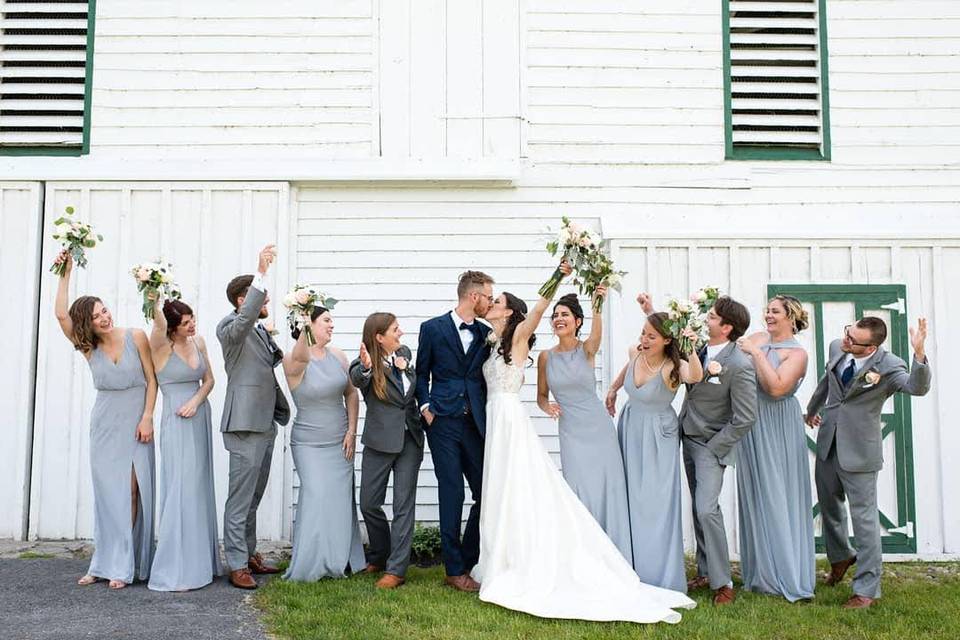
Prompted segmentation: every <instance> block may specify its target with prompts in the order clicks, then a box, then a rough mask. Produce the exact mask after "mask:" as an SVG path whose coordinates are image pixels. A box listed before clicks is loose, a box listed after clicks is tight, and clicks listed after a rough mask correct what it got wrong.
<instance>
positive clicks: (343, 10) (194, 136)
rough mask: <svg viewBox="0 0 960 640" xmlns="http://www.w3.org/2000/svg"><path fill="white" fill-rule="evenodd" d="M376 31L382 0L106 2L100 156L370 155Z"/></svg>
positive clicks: (100, 46) (97, 132)
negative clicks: (375, 9)
mask: <svg viewBox="0 0 960 640" xmlns="http://www.w3.org/2000/svg"><path fill="white" fill-rule="evenodd" d="M375 34H376V27H375V21H374V18H373V14H372V0H350V1H346V2H343V1H337V2H334V1H332V0H323V1H321V2H302V1H281V2H274V3H270V4H264V3H260V2H248V1H244V2H227V1H222V0H216V1H213V2H203V3H199V4H193V5H190V4H184V3H179V2H151V3H139V4H134V5H131V4H129V3H126V4H125V3H100V4H99V5H98V15H97V46H96V59H95V64H94V67H95V76H94V94H93V132H92V144H93V146H94V149H95V152H96V153H101V154H106V155H109V156H121V155H122V156H124V157H130V156H141V157H143V156H147V157H169V158H176V157H182V156H183V155H184V154H186V155H188V156H189V157H194V158H196V157H198V156H201V157H208V158H229V157H236V155H237V154H238V153H241V154H245V155H247V156H248V157H251V156H255V155H259V156H260V157H262V156H263V154H269V155H273V156H275V157H280V156H284V155H286V154H290V155H301V156H303V155H309V156H311V157H313V158H366V157H369V156H370V155H371V153H373V151H374V146H375V140H376V116H375V113H374V93H375V91H374V86H375V84H376V78H375V70H376V60H375V56H376V54H375Z"/></svg>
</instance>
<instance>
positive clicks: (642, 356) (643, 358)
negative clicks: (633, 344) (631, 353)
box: [640, 353, 667, 373]
mask: <svg viewBox="0 0 960 640" xmlns="http://www.w3.org/2000/svg"><path fill="white" fill-rule="evenodd" d="M640 360H641V361H642V362H643V368H644V369H646V370H647V372H648V373H656V372H657V371H660V369H662V368H663V363H664V362H666V361H667V359H666V358H665V357H664V358H662V359H661V360H660V366H658V367H651V366H650V363H649V362H647V354H645V353H641V354H640Z"/></svg>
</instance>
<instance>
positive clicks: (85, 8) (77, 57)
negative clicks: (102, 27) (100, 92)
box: [0, 0, 95, 153]
mask: <svg viewBox="0 0 960 640" xmlns="http://www.w3.org/2000/svg"><path fill="white" fill-rule="evenodd" d="M94 4H95V3H94V2H76V1H73V0H47V1H46V2H32V1H29V0H2V1H0V153H3V152H4V151H5V150H16V149H20V150H23V151H26V150H28V149H37V150H38V151H39V150H40V149H59V150H62V151H65V152H67V153H70V152H73V153H79V152H80V151H81V150H82V148H83V145H84V125H85V122H86V121H87V118H85V115H86V114H85V109H87V108H89V105H88V103H87V102H86V100H85V97H86V95H87V92H88V91H89V86H90V83H89V82H88V76H89V73H90V69H88V64H89V63H90V57H89V56H88V55H87V54H88V46H89V45H91V43H92V40H91V39H88V35H92V33H88V30H91V29H92V24H93V20H92V15H91V13H92V11H93V5H94Z"/></svg>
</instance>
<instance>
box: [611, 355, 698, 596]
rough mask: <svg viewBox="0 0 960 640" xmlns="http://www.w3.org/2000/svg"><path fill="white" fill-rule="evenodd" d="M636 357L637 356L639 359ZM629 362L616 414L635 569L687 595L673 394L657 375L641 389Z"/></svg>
mask: <svg viewBox="0 0 960 640" xmlns="http://www.w3.org/2000/svg"><path fill="white" fill-rule="evenodd" d="M637 357H639V356H637ZM636 365H637V358H634V359H633V360H631V361H630V366H629V367H628V368H627V375H626V376H625V377H624V381H623V388H624V390H625V391H626V392H627V396H629V400H628V402H627V404H626V405H625V406H624V408H623V410H622V411H621V412H620V423H619V432H620V450H621V452H622V453H623V466H624V469H625V471H626V474H627V498H628V502H629V505H630V534H631V536H632V537H633V569H634V571H636V572H637V575H638V576H640V580H641V581H643V582H646V583H647V584H652V585H656V586H658V587H664V588H666V589H673V590H674V591H680V592H683V593H686V591H687V578H686V572H685V569H684V565H683V523H682V520H681V507H680V423H679V421H678V420H677V412H676V411H674V409H673V406H671V403H672V402H673V398H674V396H675V395H676V393H677V392H676V390H673V391H671V390H670V387H668V386H667V383H666V382H664V380H663V373H662V371H661V372H658V373H657V374H656V375H654V376H653V377H652V378H651V379H650V380H648V381H647V382H646V383H644V384H643V385H642V386H640V387H637V386H636V384H635V382H634V372H635V370H636Z"/></svg>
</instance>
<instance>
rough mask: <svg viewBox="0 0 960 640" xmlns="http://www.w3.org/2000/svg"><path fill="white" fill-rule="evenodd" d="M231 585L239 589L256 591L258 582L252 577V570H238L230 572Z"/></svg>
mask: <svg viewBox="0 0 960 640" xmlns="http://www.w3.org/2000/svg"><path fill="white" fill-rule="evenodd" d="M230 584H232V585H233V586H235V587H236V588H238V589H256V588H257V581H256V580H254V579H253V576H251V575H250V569H237V570H236V571H231V572H230Z"/></svg>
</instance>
